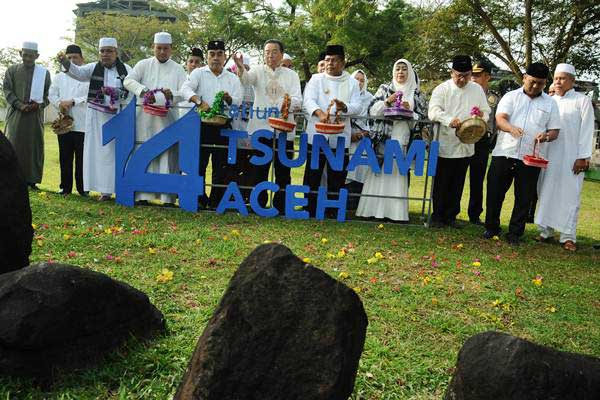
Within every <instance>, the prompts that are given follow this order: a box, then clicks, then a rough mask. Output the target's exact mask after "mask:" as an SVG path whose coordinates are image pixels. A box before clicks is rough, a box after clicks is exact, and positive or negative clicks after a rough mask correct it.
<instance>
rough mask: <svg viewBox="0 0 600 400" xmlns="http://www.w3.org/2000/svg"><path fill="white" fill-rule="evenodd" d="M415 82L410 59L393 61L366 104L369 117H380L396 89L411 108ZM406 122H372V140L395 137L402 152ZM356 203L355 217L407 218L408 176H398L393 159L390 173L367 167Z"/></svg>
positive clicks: (406, 134) (406, 142) (406, 136)
mask: <svg viewBox="0 0 600 400" xmlns="http://www.w3.org/2000/svg"><path fill="white" fill-rule="evenodd" d="M416 90H417V82H416V78H415V73H414V72H413V68H412V65H411V63H410V62H408V61H407V60H405V59H400V60H398V61H396V62H395V63H394V67H393V69H392V81H391V82H390V83H387V84H383V85H381V86H379V89H378V90H377V93H375V97H374V99H373V101H372V102H371V106H370V107H369V114H370V115H371V116H374V117H375V116H376V117H381V116H383V110H384V108H386V107H390V106H392V105H393V104H394V102H395V101H396V92H398V91H401V92H402V93H403V97H402V102H403V105H404V107H405V108H409V109H411V110H414V106H415V91H416ZM409 124H410V121H407V120H396V121H387V120H386V121H381V120H380V121H376V123H375V124H374V125H373V127H372V128H371V137H373V139H374V141H376V142H380V143H383V142H385V140H386V139H393V140H397V141H398V142H399V143H400V145H401V146H402V149H403V151H404V154H406V148H407V145H408V141H409V139H410V125H409ZM362 194H363V196H361V198H360V201H359V203H358V210H357V211H356V215H357V216H359V217H375V218H389V219H391V220H393V221H408V199H406V197H408V176H407V175H400V171H399V170H398V166H397V164H396V163H395V162H394V165H393V170H392V173H391V174H389V175H386V174H384V173H383V169H382V171H381V172H380V173H378V174H375V173H373V171H372V170H371V169H370V168H369V169H368V171H367V175H366V177H365V183H364V186H363V191H362ZM364 195H377V196H390V197H404V198H403V199H398V198H382V197H366V196H364Z"/></svg>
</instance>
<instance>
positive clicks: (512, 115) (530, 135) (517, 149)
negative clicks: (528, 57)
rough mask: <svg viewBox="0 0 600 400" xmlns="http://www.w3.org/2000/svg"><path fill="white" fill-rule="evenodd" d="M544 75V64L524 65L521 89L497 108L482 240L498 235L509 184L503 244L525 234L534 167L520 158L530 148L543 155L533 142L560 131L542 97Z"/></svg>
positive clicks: (553, 110)
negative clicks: (511, 197)
mask: <svg viewBox="0 0 600 400" xmlns="http://www.w3.org/2000/svg"><path fill="white" fill-rule="evenodd" d="M548 73H549V70H548V67H547V66H546V65H544V64H542V63H532V64H530V65H529V67H528V68H527V72H526V73H525V75H524V77H523V87H521V88H519V89H516V90H513V91H510V92H508V93H506V94H505V95H504V97H502V99H501V100H500V102H499V103H498V109H497V110H496V125H497V127H498V140H497V142H496V146H495V147H494V151H493V152H492V163H491V164H490V169H489V171H488V175H487V198H486V216H485V229H486V231H485V233H484V234H483V236H484V238H486V239H490V238H492V237H494V236H497V235H499V234H500V212H501V211H502V203H503V202H504V197H505V195H506V192H507V191H508V189H509V188H510V186H511V184H512V183H513V180H514V185H515V203H514V207H513V211H512V216H511V218H510V225H509V228H508V233H507V235H506V239H507V241H508V242H509V243H510V244H513V245H518V244H519V242H520V238H521V236H523V233H524V232H525V223H526V222H527V214H528V212H529V207H530V204H531V202H532V200H533V199H534V197H535V193H536V186H537V180H538V176H539V174H540V168H537V167H533V166H528V165H525V164H524V163H523V156H524V155H528V154H533V153H534V148H535V147H538V150H539V151H540V154H541V155H542V156H544V154H545V147H544V145H542V146H539V145H536V142H537V143H545V142H551V141H553V140H555V139H556V138H557V137H558V131H559V129H560V115H559V112H558V107H557V106H556V102H554V101H553V100H552V98H551V97H550V96H548V95H547V94H546V93H544V92H543V90H544V87H545V86H546V80H547V77H548ZM540 147H541V148H540Z"/></svg>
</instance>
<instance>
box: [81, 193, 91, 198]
mask: <svg viewBox="0 0 600 400" xmlns="http://www.w3.org/2000/svg"><path fill="white" fill-rule="evenodd" d="M79 195H80V196H81V197H90V192H79Z"/></svg>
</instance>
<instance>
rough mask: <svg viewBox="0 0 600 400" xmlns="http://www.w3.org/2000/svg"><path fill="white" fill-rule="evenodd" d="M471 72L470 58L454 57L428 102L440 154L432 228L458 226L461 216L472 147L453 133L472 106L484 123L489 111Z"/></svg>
mask: <svg viewBox="0 0 600 400" xmlns="http://www.w3.org/2000/svg"><path fill="white" fill-rule="evenodd" d="M471 72H472V64H471V57H469V56H463V55H458V56H455V57H454V59H453V60H452V71H451V73H450V76H451V79H449V80H447V81H445V82H443V83H441V84H440V85H438V86H437V87H436V88H435V89H434V90H433V93H432V94H431V99H430V101H429V112H428V114H429V119H431V120H432V121H437V122H439V123H440V127H439V138H438V140H439V142H440V151H439V157H438V160H437V168H436V172H435V180H434V183H433V195H432V198H433V214H432V215H431V226H432V227H438V228H439V227H444V226H450V227H454V228H458V227H459V226H458V225H457V224H456V216H457V215H458V214H459V213H460V199H461V197H462V193H463V188H464V186H465V177H466V175H467V168H468V166H469V160H470V158H471V156H472V155H473V154H475V146H474V145H473V144H466V143H463V142H461V141H460V140H459V139H458V137H457V136H456V130H457V129H459V128H460V126H461V124H462V121H464V120H466V119H467V118H469V117H470V116H471V110H472V109H473V107H477V108H479V110H480V111H481V112H482V113H483V116H482V118H483V119H484V120H487V119H488V116H489V115H490V112H491V109H490V106H489V105H488V102H487V99H486V97H485V93H484V92H483V89H482V88H481V86H479V85H478V84H476V83H474V82H471Z"/></svg>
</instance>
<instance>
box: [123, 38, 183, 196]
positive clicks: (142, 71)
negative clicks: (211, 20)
mask: <svg viewBox="0 0 600 400" xmlns="http://www.w3.org/2000/svg"><path fill="white" fill-rule="evenodd" d="M172 45H173V41H172V39H171V35H170V34H169V33H167V32H158V33H157V34H155V35H154V45H153V49H154V57H151V58H147V59H145V60H142V61H140V62H138V63H137V64H136V65H135V67H133V70H132V71H131V73H130V74H129V75H127V78H125V88H126V89H127V90H129V91H130V92H131V93H133V94H135V95H136V96H137V101H138V104H140V105H141V106H140V107H138V109H137V128H136V130H137V132H136V142H137V143H138V144H139V143H141V142H145V141H147V140H148V139H150V138H151V137H152V136H154V135H156V134H157V133H158V132H160V131H161V130H163V129H164V128H166V127H167V126H169V125H171V124H172V123H173V122H175V121H176V120H177V119H178V118H179V110H177V109H175V108H171V109H169V110H168V112H167V114H166V115H165V116H158V115H152V114H149V113H147V112H146V111H145V110H144V108H143V104H148V105H154V106H158V107H165V106H166V103H167V102H168V103H169V104H177V103H178V102H180V101H182V100H183V97H182V95H181V92H180V90H181V87H182V85H183V84H184V82H185V80H186V79H187V75H186V73H185V70H184V68H183V66H182V65H180V64H178V63H176V62H175V61H173V60H171V53H172V51H173V48H172ZM157 89H162V91H156V90H157ZM178 164H179V157H178V154H177V152H176V150H175V149H173V148H171V149H169V150H168V151H166V152H165V153H163V154H161V155H160V156H159V157H158V158H157V159H155V160H153V161H152V162H151V163H150V166H149V167H148V172H155V173H157V172H158V173H163V174H169V173H178V172H179V170H180V169H179V165H178ZM136 199H137V200H140V201H148V200H154V199H159V200H161V201H162V202H163V203H165V204H174V203H175V196H174V195H172V194H166V193H162V194H154V193H137V194H136Z"/></svg>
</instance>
